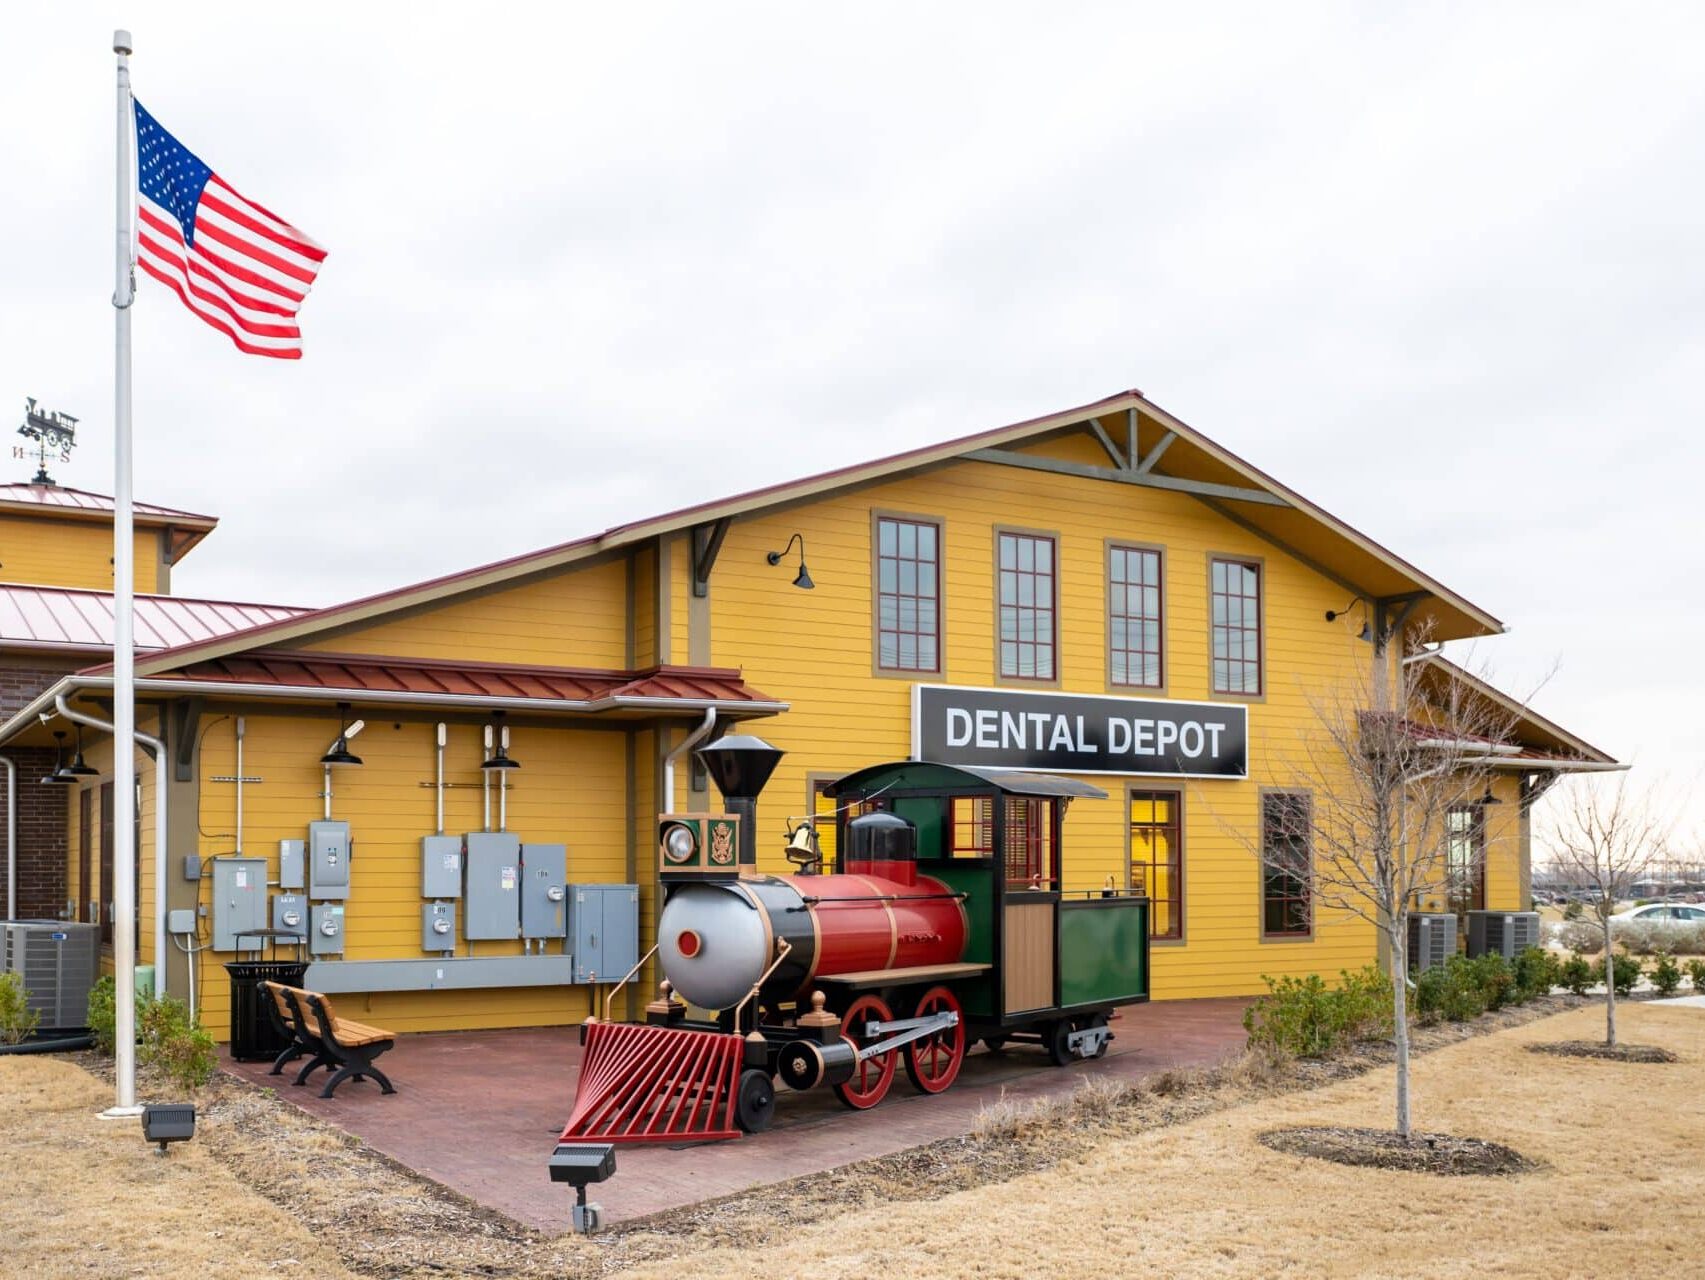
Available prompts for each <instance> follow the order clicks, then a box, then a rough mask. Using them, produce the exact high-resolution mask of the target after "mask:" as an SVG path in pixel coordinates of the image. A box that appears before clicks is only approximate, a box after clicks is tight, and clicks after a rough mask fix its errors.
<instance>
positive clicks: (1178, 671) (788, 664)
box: [711, 441, 1377, 998]
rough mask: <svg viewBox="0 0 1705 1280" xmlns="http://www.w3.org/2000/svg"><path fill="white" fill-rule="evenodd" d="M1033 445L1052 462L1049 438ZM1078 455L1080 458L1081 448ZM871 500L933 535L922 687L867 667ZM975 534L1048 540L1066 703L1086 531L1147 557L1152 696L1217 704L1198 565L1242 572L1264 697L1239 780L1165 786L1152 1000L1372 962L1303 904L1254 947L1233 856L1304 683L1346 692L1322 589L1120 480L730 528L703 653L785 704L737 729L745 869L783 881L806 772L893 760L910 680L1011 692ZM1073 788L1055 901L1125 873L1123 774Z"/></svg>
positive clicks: (1090, 611)
mask: <svg viewBox="0 0 1705 1280" xmlns="http://www.w3.org/2000/svg"><path fill="white" fill-rule="evenodd" d="M1090 443H1091V444H1093V442H1090ZM1053 444H1054V447H1055V449H1056V451H1057V450H1058V449H1059V448H1060V447H1068V452H1069V442H1065V441H1060V442H1053ZM1094 447H1095V448H1097V449H1099V446H1098V445H1096V446H1094ZM1102 456H1103V457H1105V454H1103V455H1102ZM1081 460H1085V461H1088V460H1091V459H1090V458H1089V457H1088V455H1087V454H1085V456H1084V458H1082V459H1081ZM873 510H881V511H890V512H898V513H907V514H914V515H921V516H928V517H932V518H934V519H937V520H940V521H941V522H942V524H943V529H944V545H945V560H944V573H943V578H944V587H943V591H944V598H943V611H944V618H945V644H944V650H945V659H946V666H945V671H944V673H943V674H942V675H941V676H922V677H913V676H911V675H909V674H908V675H904V676H896V675H877V674H873V671H872V666H873V662H874V654H873V648H872V622H871V611H872V585H871V580H872V570H871V548H870V539H871V519H872V511H873ZM997 525H1003V526H1006V525H1015V526H1023V527H1025V528H1031V529H1038V530H1043V531H1048V532H1051V533H1053V534H1055V535H1056V536H1057V538H1058V540H1059V561H1060V569H1059V595H1060V628H1059V629H1060V650H1059V666H1060V671H1061V684H1060V687H1061V688H1062V689H1064V690H1066V691H1068V692H1080V693H1103V692H1105V691H1106V689H1107V652H1106V649H1107V641H1106V635H1107V631H1106V554H1105V544H1106V540H1107V539H1129V540H1131V541H1136V542H1143V543H1152V544H1159V545H1162V546H1164V547H1165V548H1166V563H1165V586H1166V598H1165V610H1166V625H1165V637H1164V644H1165V650H1166V663H1167V685H1168V689H1167V694H1168V696H1169V697H1171V698H1174V699H1198V700H1215V701H1231V700H1233V699H1230V698H1228V697H1226V696H1225V695H1216V694H1213V693H1212V691H1211V690H1210V687H1209V670H1208V630H1207V628H1208V561H1209V557H1210V555H1212V554H1229V555H1234V556H1246V557H1253V558H1257V559H1260V560H1261V561H1262V562H1263V564H1264V570H1265V571H1264V573H1263V584H1262V585H1263V592H1264V597H1265V598H1264V624H1265V625H1264V635H1263V642H1264V650H1265V677H1266V687H1267V692H1266V694H1265V696H1264V697H1263V698H1262V699H1260V700H1254V701H1252V702H1251V704H1250V738H1251V744H1250V774H1251V776H1250V779H1249V780H1248V781H1247V782H1235V781H1201V780H1190V781H1187V782H1178V783H1176V785H1177V786H1178V787H1180V789H1182V790H1183V791H1184V792H1185V795H1186V801H1185V806H1184V813H1185V831H1184V883H1185V929H1186V941H1185V942H1184V943H1183V944H1182V945H1177V946H1167V947H1157V948H1156V950H1155V955H1154V980H1153V989H1154V993H1155V995H1156V997H1157V998H1170V997H1181V996H1209V995H1232V994H1242V993H1248V992H1253V991H1258V990H1260V988H1261V982H1260V979H1261V975H1262V974H1266V973H1293V974H1300V973H1307V972H1315V971H1322V972H1326V973H1329V974H1330V973H1335V972H1336V971H1337V970H1338V969H1339V968H1340V967H1345V966H1350V967H1354V966H1357V965H1361V964H1365V963H1369V962H1371V961H1372V960H1373V959H1374V958H1375V956H1376V950H1377V949H1376V944H1375V940H1374V934H1373V931H1372V929H1371V928H1369V927H1368V926H1366V925H1365V924H1363V923H1361V922H1360V921H1358V920H1357V919H1355V918H1354V917H1352V916H1349V915H1348V914H1344V913H1334V912H1330V911H1326V910H1320V911H1318V912H1317V913H1316V927H1315V932H1314V935H1313V937H1312V938H1310V939H1307V940H1303V941H1290V940H1286V941H1263V940H1261V937H1260V916H1259V908H1260V874H1259V863H1258V859H1257V857H1256V856H1255V854H1254V853H1253V852H1252V850H1251V847H1250V842H1251V841H1252V840H1253V839H1254V838H1255V837H1256V834H1257V832H1258V795H1259V788H1260V787H1261V786H1263V785H1269V786H1275V785H1286V784H1289V783H1290V782H1291V781H1293V780H1294V779H1295V778H1296V777H1297V776H1298V775H1299V774H1301V773H1302V772H1303V770H1302V769H1301V768H1300V763H1301V762H1300V761H1297V760H1296V759H1295V756H1296V743H1297V735H1298V734H1299V733H1300V732H1302V731H1304V730H1306V729H1308V728H1309V727H1311V726H1312V725H1313V724H1314V723H1315V717H1314V713H1313V711H1312V710H1311V708H1310V705H1309V701H1308V693H1309V691H1310V690H1311V689H1316V690H1317V689H1320V688H1322V687H1327V686H1330V685H1333V684H1335V683H1342V682H1346V681H1348V680H1351V679H1353V678H1355V677H1356V676H1357V675H1358V674H1359V673H1361V672H1364V671H1365V670H1366V669H1367V664H1368V663H1369V662H1370V661H1371V655H1370V651H1369V649H1368V646H1367V645H1366V644H1364V643H1362V642H1360V641H1358V640H1357V639H1356V638H1355V631H1354V629H1353V628H1352V627H1350V626H1349V625H1347V624H1348V621H1349V620H1346V621H1343V622H1339V623H1337V624H1328V623H1326V622H1325V621H1324V620H1323V614H1324V613H1325V611H1326V610H1327V609H1333V608H1339V607H1342V605H1343V603H1344V591H1343V588H1341V587H1339V586H1337V585H1336V584H1334V583H1331V582H1328V581H1326V580H1325V579H1324V578H1322V577H1320V576H1319V575H1318V574H1316V573H1314V572H1313V571H1312V570H1310V569H1308V568H1306V567H1304V566H1303V565H1302V564H1300V563H1298V562H1296V561H1294V560H1291V559H1290V558H1288V557H1287V556H1285V555H1284V554H1283V553H1282V552H1281V551H1279V550H1278V549H1276V548H1275V547H1273V546H1272V545H1271V544H1270V543H1267V542H1264V541H1262V540H1261V539H1259V538H1256V537H1255V536H1254V535H1252V534H1250V533H1248V532H1246V531H1244V530H1243V529H1241V528H1240V527H1238V526H1237V525H1234V524H1233V523H1231V522H1230V521H1227V520H1225V519H1224V518H1223V517H1221V516H1220V515H1218V514H1217V513H1215V512H1214V511H1212V510H1211V509H1209V508H1208V507H1207V506H1205V505H1204V504H1202V503H1201V502H1198V501H1197V500H1195V499H1194V498H1191V497H1189V496H1186V495H1183V494H1175V493H1170V492H1165V491H1160V490H1151V489H1144V488H1138V487H1135V486H1130V485H1124V484H1114V483H1107V482H1104V481H1095V480H1088V479H1080V478H1077V477H1070V476H1058V475H1052V474H1048V473H1042V472H1035V471H1028V470H1020V469H1017V468H1011V467H1002V466H996V465H992V464H988V463H978V462H968V463H960V464H956V465H953V466H951V467H947V468H943V469H942V470H939V471H936V472H933V473H930V474H927V475H921V476H914V477H909V478H906V479H901V480H896V481H893V482H891V483H886V484H881V485H875V486H871V487H868V488H865V489H862V490H859V491H857V492H855V493H842V494H834V495H829V496H826V497H825V498H823V499H822V500H820V501H818V502H814V503H812V504H810V505H809V506H802V507H795V508H792V509H790V510H788V511H785V512H780V513H776V514H770V515H761V516H755V517H752V518H748V519H741V520H736V521H735V522H734V523H733V525H732V526H731V527H730V529H729V532H728V536H727V538H726V540H725V541H724V543H723V547H722V554H721V556H720V557H719V558H718V561H717V566H716V572H715V575H714V577H713V580H712V590H711V603H712V610H711V612H712V635H713V639H714V652H713V654H712V657H713V660H714V661H716V662H718V663H722V664H727V665H738V666H741V667H742V668H743V669H744V672H745V675H746V678H747V679H748V680H749V681H751V682H752V683H753V684H754V685H756V686H757V687H759V688H761V689H763V690H764V691H765V692H767V693H771V694H774V695H776V696H778V697H781V698H784V699H786V700H788V701H789V702H791V704H792V709H791V710H790V711H789V712H787V713H786V714H785V715H783V716H780V717H778V718H776V719H774V720H769V721H764V722H761V723H760V724H758V725H755V726H754V729H755V730H756V731H757V732H759V733H761V734H762V735H763V736H764V737H765V738H767V739H769V740H770V741H772V742H774V743H775V745H777V746H779V747H782V748H784V749H786V750H787V752H788V756H787V758H786V759H785V760H784V761H783V762H782V766H781V768H780V769H779V770H778V771H777V774H776V777H775V778H774V780H772V781H771V783H770V785H769V787H768V788H767V789H766V792H765V801H764V802H763V804H762V805H761V806H760V807H761V808H762V811H763V813H764V814H766V815H767V817H765V818H764V819H763V820H762V826H761V830H760V838H759V859H760V863H761V865H763V866H764V867H765V868H766V869H768V870H777V871H779V870H783V869H785V864H784V862H783V859H782V858H781V855H780V841H779V839H772V838H770V836H771V833H772V832H779V831H780V818H781V816H782V814H783V813H784V812H785V813H798V812H803V808H802V806H803V805H804V797H805V795H806V791H807V788H806V775H807V774H808V773H833V772H836V771H838V770H843V769H850V768H854V767H856V766H859V765H864V764H870V763H874V762H877V761H881V760H887V759H896V758H903V757H905V756H906V755H907V754H908V753H909V751H910V746H911V743H910V688H911V684H912V682H913V680H914V679H923V680H938V681H941V682H943V683H951V684H961V685H995V684H1006V685H1010V686H1012V687H1024V686H1023V684H1022V683H1021V682H1018V681H1001V680H999V679H997V677H996V673H995V643H994V625H995V624H994V612H995V597H994V589H995V582H994V529H995V526H997ZM795 530H798V531H800V532H802V533H803V534H804V535H805V539H806V544H807V547H808V550H809V556H808V560H809V564H810V569H811V576H812V578H813V579H814V580H815V581H816V583H817V589H816V590H815V591H813V592H810V593H809V594H807V593H802V592H799V591H797V590H795V589H794V588H793V587H792V586H790V583H791V581H792V578H793V571H792V569H791V568H790V567H789V566H787V565H777V566H770V565H768V564H766V563H765V561H764V554H763V553H764V552H765V551H766V550H772V549H774V548H776V547H779V546H781V545H782V544H783V543H784V542H785V541H786V540H787V538H788V536H789V535H790V534H791V533H793V532H794V531H795ZM1031 687H1034V686H1031ZM1088 780H1089V781H1092V782H1094V783H1095V784H1096V785H1098V786H1100V787H1102V788H1103V789H1104V790H1106V791H1108V792H1109V797H1108V799H1106V800H1100V801H1092V800H1082V801H1078V802H1076V803H1074V804H1073V806H1072V808H1071V812H1070V814H1069V816H1068V817H1067V819H1066V850H1065V854H1066V866H1067V888H1068V889H1088V888H1092V887H1096V886H1099V885H1100V884H1102V883H1103V881H1104V879H1105V877H1107V876H1108V875H1112V876H1113V877H1114V878H1115V881H1116V882H1117V883H1119V884H1124V883H1125V882H1126V876H1127V864H1126V821H1127V818H1126V814H1127V809H1126V804H1125V784H1126V781H1127V780H1126V779H1122V778H1118V777H1098V778H1092V779H1088ZM1130 781H1132V782H1135V783H1138V784H1139V785H1143V786H1150V785H1162V786H1164V785H1167V780H1158V779H1156V780H1136V779H1133V780H1130Z"/></svg>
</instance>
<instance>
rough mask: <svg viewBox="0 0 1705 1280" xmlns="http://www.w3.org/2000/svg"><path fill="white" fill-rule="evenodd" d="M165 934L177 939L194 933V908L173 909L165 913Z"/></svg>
mask: <svg viewBox="0 0 1705 1280" xmlns="http://www.w3.org/2000/svg"><path fill="white" fill-rule="evenodd" d="M166 932H167V933H170V934H173V935H175V936H177V937H182V936H183V935H185V934H190V933H194V932H195V908H194V907H173V908H172V909H171V910H170V911H168V912H166Z"/></svg>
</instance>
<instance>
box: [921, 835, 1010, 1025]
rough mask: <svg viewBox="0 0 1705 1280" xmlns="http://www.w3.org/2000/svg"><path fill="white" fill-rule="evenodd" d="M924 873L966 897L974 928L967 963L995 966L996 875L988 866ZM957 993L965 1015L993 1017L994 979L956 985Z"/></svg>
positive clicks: (967, 913)
mask: <svg viewBox="0 0 1705 1280" xmlns="http://www.w3.org/2000/svg"><path fill="white" fill-rule="evenodd" d="M921 870H922V871H923V873H924V874H925V875H930V876H934V877H935V878H936V879H937V880H940V881H941V882H942V883H943V884H945V885H946V886H947V887H948V888H949V889H952V890H953V891H954V892H956V893H963V894H965V895H966V898H965V901H964V903H963V906H964V908H965V916H966V919H967V920H968V921H969V922H970V926H971V927H970V932H969V934H968V935H967V937H966V939H965V956H964V959H965V962H966V963H967V964H994V963H996V961H995V915H994V912H995V894H994V872H993V871H992V870H991V869H990V868H989V866H988V865H987V864H984V865H982V866H963V867H955V866H942V865H939V864H938V865H936V866H932V867H924V868H922V869H921ZM954 990H956V991H957V992H958V993H959V998H960V1002H961V1003H962V1004H964V1006H965V1012H966V1013H968V1014H970V1015H972V1016H973V1017H980V1018H989V1017H993V1016H994V1012H995V984H994V980H993V979H992V978H977V979H975V980H974V981H971V982H966V983H956V984H955V985H954Z"/></svg>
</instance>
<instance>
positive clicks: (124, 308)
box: [102, 31, 165, 1118]
mask: <svg viewBox="0 0 1705 1280" xmlns="http://www.w3.org/2000/svg"><path fill="white" fill-rule="evenodd" d="M112 48H113V52H114V53H115V54H117V55H118V133H117V136H118V192H117V199H116V202H115V210H116V215H117V236H116V247H117V254H116V256H115V259H114V272H115V275H114V283H113V295H112V305H113V315H114V317H115V321H116V327H115V330H114V346H113V526H112V536H113V557H112V569H113V642H112V667H113V714H112V720H113V735H112V756H113V827H112V830H113V856H112V868H113V922H112V957H113V983H114V985H115V986H116V988H117V990H116V991H115V992H114V999H113V1010H114V1018H113V1037H114V1048H115V1050H116V1057H117V1062H116V1064H115V1066H116V1068H117V1069H116V1072H115V1074H116V1076H117V1095H118V1096H117V1101H116V1102H115V1104H114V1105H113V1106H112V1107H110V1108H109V1109H108V1110H106V1111H104V1112H102V1115H104V1116H107V1117H109V1118H116V1117H119V1116H133V1115H136V1114H138V1113H139V1112H140V1111H141V1108H140V1107H138V1106H137V1105H136V649H135V645H134V643H133V634H134V625H133V624H134V615H133V610H134V607H135V580H136V565H135V551H136V547H135V539H134V536H133V532H132V529H133V523H134V521H133V515H132V512H131V501H130V470H131V467H130V304H131V303H132V302H133V301H134V300H135V297H136V284H135V279H134V277H133V275H132V271H131V263H130V210H131V205H132V203H133V201H134V200H135V192H136V182H135V179H134V177H133V176H132V174H131V171H130V131H131V120H132V117H133V115H134V112H133V111H132V109H131V102H130V51H131V40H130V32H128V31H115V32H113V37H112ZM159 799H160V798H159V797H156V803H158V801H159ZM164 888H165V887H164V886H163V885H156V886H155V892H157V893H160V892H164ZM154 959H155V961H156V963H159V964H164V963H165V957H164V956H156V957H155V958H154Z"/></svg>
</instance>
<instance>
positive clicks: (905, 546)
mask: <svg viewBox="0 0 1705 1280" xmlns="http://www.w3.org/2000/svg"><path fill="white" fill-rule="evenodd" d="M940 546H941V531H940V529H938V528H937V527H936V526H935V525H933V524H931V523H929V522H928V521H925V520H897V519H894V518H892V517H889V516H881V517H878V519H877V521H876V665H877V666H878V667H879V668H880V669H881V670H883V671H939V670H941V565H940Z"/></svg>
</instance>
